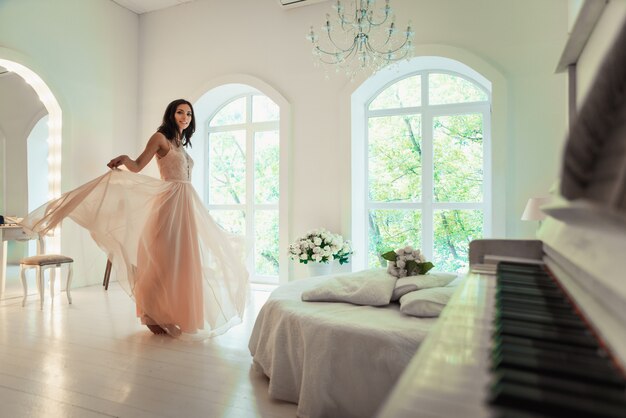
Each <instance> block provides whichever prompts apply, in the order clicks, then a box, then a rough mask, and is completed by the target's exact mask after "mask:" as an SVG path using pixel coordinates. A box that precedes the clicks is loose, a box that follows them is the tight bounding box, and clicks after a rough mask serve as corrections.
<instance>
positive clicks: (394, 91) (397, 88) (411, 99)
mask: <svg viewBox="0 0 626 418" xmlns="http://www.w3.org/2000/svg"><path fill="white" fill-rule="evenodd" d="M421 104H422V76H420V75H416V76H414V77H409V78H405V79H404V80H401V81H398V82H397V83H395V84H392V85H391V86H389V87H387V88H386V89H385V90H383V91H382V92H381V93H380V94H379V95H378V97H376V98H375V99H374V100H373V101H372V103H371V104H370V106H369V109H370V110H377V109H395V108H400V107H413V106H419V105H421Z"/></svg>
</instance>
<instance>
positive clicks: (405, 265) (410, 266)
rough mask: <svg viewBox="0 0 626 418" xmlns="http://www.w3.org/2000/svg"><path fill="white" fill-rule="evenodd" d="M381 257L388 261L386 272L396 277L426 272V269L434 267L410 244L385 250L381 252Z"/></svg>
mask: <svg viewBox="0 0 626 418" xmlns="http://www.w3.org/2000/svg"><path fill="white" fill-rule="evenodd" d="M382 257H383V258H384V259H385V260H387V261H388V263H387V273H389V274H391V275H392V276H396V277H406V276H417V275H418V274H426V273H428V270H430V269H432V268H433V267H435V266H434V265H433V263H431V262H430V261H426V257H424V254H422V252H421V251H420V250H414V249H413V247H411V246H410V245H409V246H407V247H404V248H399V249H397V250H395V251H389V252H386V253H384V254H382Z"/></svg>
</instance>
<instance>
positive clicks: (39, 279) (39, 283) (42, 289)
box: [37, 266, 46, 310]
mask: <svg viewBox="0 0 626 418" xmlns="http://www.w3.org/2000/svg"><path fill="white" fill-rule="evenodd" d="M37 287H38V288H39V309H41V310H43V297H44V294H45V293H46V287H45V286H44V285H43V269H42V268H41V266H37Z"/></svg>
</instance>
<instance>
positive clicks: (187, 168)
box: [157, 144, 193, 181]
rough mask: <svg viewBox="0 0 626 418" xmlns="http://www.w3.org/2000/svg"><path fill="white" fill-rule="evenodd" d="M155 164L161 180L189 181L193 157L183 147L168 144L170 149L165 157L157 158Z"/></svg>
mask: <svg viewBox="0 0 626 418" xmlns="http://www.w3.org/2000/svg"><path fill="white" fill-rule="evenodd" d="M157 165H158V166H159V172H160V173H161V179H163V180H182V181H191V170H192V169H193V159H192V158H191V157H190V156H189V154H187V151H185V148H184V147H177V146H175V145H173V144H172V145H170V150H169V152H168V153H167V154H166V155H165V157H162V158H157Z"/></svg>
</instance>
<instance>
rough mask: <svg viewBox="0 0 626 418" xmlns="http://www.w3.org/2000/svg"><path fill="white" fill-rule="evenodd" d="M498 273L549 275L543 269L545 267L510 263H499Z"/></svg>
mask: <svg viewBox="0 0 626 418" xmlns="http://www.w3.org/2000/svg"><path fill="white" fill-rule="evenodd" d="M497 271H498V273H506V272H516V273H527V274H547V273H546V271H545V270H544V268H543V265H532V264H523V263H512V262H508V261H503V262H500V263H498V269H497Z"/></svg>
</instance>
